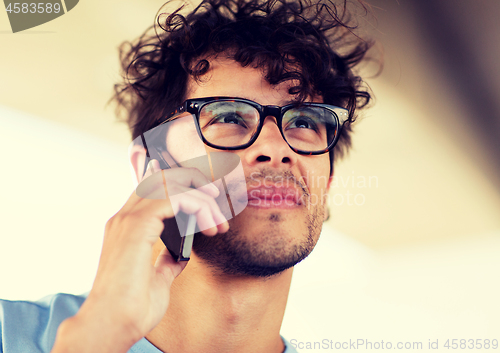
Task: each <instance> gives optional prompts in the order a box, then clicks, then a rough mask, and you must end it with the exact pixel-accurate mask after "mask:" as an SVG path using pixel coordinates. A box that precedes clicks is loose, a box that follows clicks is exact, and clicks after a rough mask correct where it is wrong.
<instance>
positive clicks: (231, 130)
mask: <svg viewBox="0 0 500 353" xmlns="http://www.w3.org/2000/svg"><path fill="white" fill-rule="evenodd" d="M259 122H260V114H259V111H258V110H257V109H256V108H255V107H253V106H252V105H250V104H247V103H245V102H237V101H236V102H233V101H217V102H211V103H208V104H206V105H205V106H203V107H202V109H201V110H200V114H199V125H200V129H201V132H202V134H203V136H204V137H205V139H206V140H207V141H208V142H210V143H212V144H214V145H216V146H220V147H236V146H240V145H244V144H246V143H248V142H249V141H250V140H251V139H252V137H254V135H255V134H256V133H257V130H258V127H259ZM282 130H283V134H284V137H285V140H286V141H287V142H288V143H289V144H290V146H292V147H293V148H296V149H299V150H302V151H309V152H316V151H321V150H324V149H326V148H327V147H328V146H329V145H330V143H331V142H332V141H333V139H334V138H335V133H336V130H337V120H336V119H335V116H334V113H332V112H331V111H330V110H328V109H326V108H322V107H313V106H307V105H305V106H302V107H297V108H292V109H288V110H287V111H286V112H285V113H284V114H283V120H282Z"/></svg>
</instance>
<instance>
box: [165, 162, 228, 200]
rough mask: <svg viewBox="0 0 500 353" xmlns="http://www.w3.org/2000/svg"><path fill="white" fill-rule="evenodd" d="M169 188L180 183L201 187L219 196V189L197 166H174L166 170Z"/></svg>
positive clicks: (211, 194) (214, 195) (208, 192)
mask: <svg viewBox="0 0 500 353" xmlns="http://www.w3.org/2000/svg"><path fill="white" fill-rule="evenodd" d="M164 174H165V180H166V185H167V188H168V189H169V191H170V185H176V184H180V185H183V186H187V187H194V188H196V189H199V190H201V191H203V192H205V193H207V194H209V195H210V196H212V197H217V196H219V193H220V192H219V189H218V188H217V186H215V185H213V184H212V183H211V182H210V180H209V179H207V177H206V176H205V175H204V174H203V173H202V172H200V171H199V170H198V169H196V168H172V169H169V170H168V171H164Z"/></svg>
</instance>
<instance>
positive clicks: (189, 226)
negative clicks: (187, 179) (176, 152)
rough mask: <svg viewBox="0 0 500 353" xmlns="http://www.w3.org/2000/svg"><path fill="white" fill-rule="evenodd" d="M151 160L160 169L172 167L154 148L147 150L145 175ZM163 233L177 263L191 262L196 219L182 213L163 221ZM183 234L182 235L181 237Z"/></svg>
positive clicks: (162, 236) (163, 239) (164, 239)
mask: <svg viewBox="0 0 500 353" xmlns="http://www.w3.org/2000/svg"><path fill="white" fill-rule="evenodd" d="M151 159H155V160H157V161H158V162H159V163H160V169H170V166H169V165H168V163H167V162H166V161H165V159H164V158H163V157H162V156H161V154H160V153H159V152H158V151H156V149H154V148H150V149H146V160H145V163H144V174H145V173H146V170H147V166H148V164H149V161H150V160H151ZM163 225H164V227H163V231H162V233H161V235H160V239H161V240H162V241H163V244H165V246H166V248H167V249H168V251H169V252H170V255H172V257H173V258H174V259H175V260H176V261H189V258H190V256H191V248H192V246H193V240H194V233H195V229H196V217H195V216H194V215H189V214H186V213H184V212H182V211H180V212H179V213H178V214H177V215H176V216H175V217H172V218H167V219H164V220H163ZM181 232H182V235H181Z"/></svg>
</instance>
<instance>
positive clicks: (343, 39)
mask: <svg viewBox="0 0 500 353" xmlns="http://www.w3.org/2000/svg"><path fill="white" fill-rule="evenodd" d="M165 5H169V3H166V4H165ZM165 5H164V6H165ZM362 6H363V5H362ZM346 7H347V0H343V2H342V4H341V5H336V4H334V3H333V2H331V1H329V0H319V1H317V2H315V1H314V0H312V1H311V0H268V1H263V0H203V1H202V2H201V3H200V4H199V5H198V6H197V7H196V8H195V9H194V10H193V11H192V12H190V13H189V14H185V15H182V14H181V13H182V12H183V10H184V6H183V7H180V8H178V9H177V10H176V11H174V12H173V13H171V14H165V13H160V12H159V13H160V14H159V15H158V16H157V20H156V25H154V26H151V27H150V28H149V29H148V30H146V32H144V34H143V35H142V36H141V37H139V39H138V40H137V41H135V42H133V43H129V42H125V43H123V44H122V45H121V46H120V59H121V66H122V70H123V73H124V74H123V81H122V82H120V83H118V84H116V85H115V95H114V96H113V98H112V100H115V101H116V103H117V114H118V116H119V117H120V116H122V120H124V121H125V122H126V123H127V124H128V126H129V129H130V131H131V133H132V139H135V138H136V137H138V136H139V135H141V134H142V133H144V132H146V131H147V130H149V129H152V128H153V127H155V126H157V125H158V124H159V123H160V122H161V121H162V120H164V117H165V116H166V115H167V114H168V113H170V112H171V111H173V110H174V109H176V108H177V107H178V106H180V105H181V104H182V102H183V101H184V100H185V96H186V87H187V82H188V78H189V76H190V75H191V76H192V77H193V78H194V79H195V80H199V79H200V76H201V75H203V74H205V73H206V72H207V71H208V70H209V65H210V64H209V61H208V60H206V57H207V56H210V55H213V56H216V55H218V54H223V55H225V56H227V57H229V58H231V59H234V60H235V61H237V62H239V63H240V64H241V65H242V66H244V67H245V66H248V65H251V66H252V67H255V68H261V69H263V70H264V73H265V78H266V80H267V81H268V82H269V83H270V84H272V85H274V84H278V83H281V82H284V81H287V80H295V81H294V82H298V84H297V85H295V86H294V87H292V88H290V93H291V94H297V97H298V100H299V101H303V100H305V99H306V98H308V97H312V96H314V95H321V96H322V97H323V100H324V102H325V103H327V104H332V105H336V106H340V107H344V108H347V109H348V110H349V119H348V121H347V122H346V123H345V124H344V126H343V129H342V132H341V135H340V136H339V140H338V143H337V145H336V146H335V148H334V151H335V153H333V151H331V152H330V159H331V163H332V170H333V159H334V158H333V155H334V156H335V158H338V157H341V156H343V155H344V153H345V152H346V151H347V150H348V148H349V147H350V145H351V138H350V134H351V131H352V129H351V124H352V123H353V122H354V120H355V119H356V111H357V109H359V108H362V107H365V106H366V105H367V104H368V102H369V101H370V99H371V95H370V93H369V91H368V89H367V87H366V86H365V85H364V83H363V81H362V80H361V78H360V77H359V76H357V75H356V74H355V73H353V70H352V69H353V67H354V66H356V65H357V64H358V63H359V62H360V61H362V59H363V58H364V57H365V55H366V53H367V51H368V49H369V48H370V47H371V45H372V42H370V41H366V40H362V39H361V38H359V37H358V36H357V35H356V34H354V32H353V29H354V27H355V26H353V25H351V24H350V22H351V20H352V16H351V15H349V13H348V12H347V10H346ZM365 10H366V9H365Z"/></svg>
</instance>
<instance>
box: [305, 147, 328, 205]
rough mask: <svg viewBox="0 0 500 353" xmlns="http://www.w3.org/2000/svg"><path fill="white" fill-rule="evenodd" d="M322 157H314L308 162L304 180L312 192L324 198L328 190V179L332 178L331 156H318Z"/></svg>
mask: <svg viewBox="0 0 500 353" xmlns="http://www.w3.org/2000/svg"><path fill="white" fill-rule="evenodd" d="M318 157H321V158H317V159H314V160H313V161H311V163H308V164H307V166H306V167H305V169H304V174H303V177H304V181H305V183H306V185H307V186H308V187H309V191H310V192H311V194H314V195H316V196H317V197H319V198H321V199H322V198H323V197H324V195H325V194H326V193H327V192H328V180H329V179H330V158H329V157H328V155H326V158H324V157H323V155H321V156H318Z"/></svg>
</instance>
